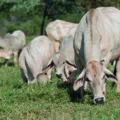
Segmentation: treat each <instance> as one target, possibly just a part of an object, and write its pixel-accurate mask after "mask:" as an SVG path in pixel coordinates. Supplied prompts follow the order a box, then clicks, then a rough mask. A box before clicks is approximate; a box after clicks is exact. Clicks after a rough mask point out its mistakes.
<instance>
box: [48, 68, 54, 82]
mask: <svg viewBox="0 0 120 120" xmlns="http://www.w3.org/2000/svg"><path fill="white" fill-rule="evenodd" d="M52 68H53V67H51V68H50V69H49V70H48V71H47V76H48V79H49V80H50V81H51V78H52V77H51V76H52Z"/></svg>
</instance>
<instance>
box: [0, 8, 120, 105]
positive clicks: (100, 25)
mask: <svg viewBox="0 0 120 120" xmlns="http://www.w3.org/2000/svg"><path fill="white" fill-rule="evenodd" d="M25 43H26V37H25V34H24V33H23V32H22V31H21V30H17V31H15V32H13V33H12V34H10V33H8V34H6V35H5V36H4V37H1V38H0V47H1V48H2V49H1V50H0V57H3V58H5V65H7V62H8V59H9V58H10V57H11V55H14V64H16V63H17V56H18V52H19V51H21V53H20V56H19V66H20V71H21V76H22V78H23V81H24V82H26V83H28V84H33V83H47V82H51V81H52V76H51V73H52V70H53V68H54V71H55V74H56V76H57V77H58V78H61V79H62V80H63V82H66V83H68V84H71V85H72V86H73V89H74V91H76V90H78V89H79V90H80V92H81V94H82V92H83V89H86V87H87V84H89V86H90V88H91V90H92V93H93V97H94V98H93V101H94V103H95V104H98V103H104V102H105V95H106V80H110V81H112V82H114V83H116V84H117V89H116V91H117V92H120V60H119V56H120V10H118V9H116V8H114V7H99V8H96V9H91V10H89V11H88V12H87V13H86V14H85V15H84V16H83V17H82V19H81V21H80V22H79V24H74V23H70V22H65V21H62V20H55V21H53V22H51V23H49V24H48V25H47V27H46V36H45V35H43V36H38V37H35V38H34V39H33V40H32V41H31V42H30V43H29V44H28V45H26V46H25ZM113 61H116V65H115V68H114V69H115V71H116V73H115V75H114V74H113V73H112V72H110V71H109V70H108V69H107V66H108V64H109V63H110V62H113Z"/></svg>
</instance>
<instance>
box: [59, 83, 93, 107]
mask: <svg viewBox="0 0 120 120" xmlns="http://www.w3.org/2000/svg"><path fill="white" fill-rule="evenodd" d="M57 87H58V88H60V89H65V90H66V91H67V93H68V95H69V99H70V102H72V103H82V104H86V103H87V104H90V105H94V103H93V101H92V99H93V96H92V93H91V92H90V91H88V90H87V91H85V90H83V88H80V89H78V90H77V91H74V90H73V85H71V84H66V83H61V84H58V85H57ZM81 89H82V90H83V92H82V93H83V94H81Z"/></svg>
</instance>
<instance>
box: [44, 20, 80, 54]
mask: <svg viewBox="0 0 120 120" xmlns="http://www.w3.org/2000/svg"><path fill="white" fill-rule="evenodd" d="M77 26H78V24H75V23H70V22H65V21H62V20H55V21H53V22H51V23H49V24H48V25H47V27H46V33H47V36H48V37H49V38H50V39H51V40H52V41H53V43H54V47H55V51H56V52H58V51H59V47H60V43H61V42H62V40H63V38H64V37H66V36H69V35H72V36H74V34H75V31H76V28H77Z"/></svg>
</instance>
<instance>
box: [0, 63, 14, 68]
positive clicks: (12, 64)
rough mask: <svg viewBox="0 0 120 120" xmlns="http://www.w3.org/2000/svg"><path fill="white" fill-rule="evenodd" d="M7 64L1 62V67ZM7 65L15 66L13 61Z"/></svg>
mask: <svg viewBox="0 0 120 120" xmlns="http://www.w3.org/2000/svg"><path fill="white" fill-rule="evenodd" d="M2 66H5V63H4V62H0V67H2ZM7 66H15V65H14V63H13V62H9V63H8V64H7Z"/></svg>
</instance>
